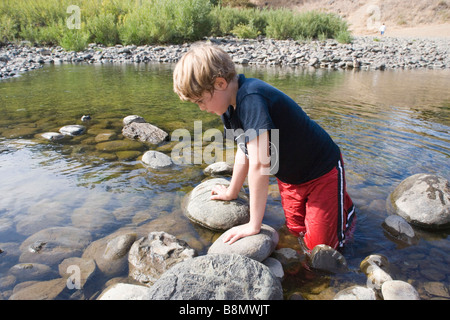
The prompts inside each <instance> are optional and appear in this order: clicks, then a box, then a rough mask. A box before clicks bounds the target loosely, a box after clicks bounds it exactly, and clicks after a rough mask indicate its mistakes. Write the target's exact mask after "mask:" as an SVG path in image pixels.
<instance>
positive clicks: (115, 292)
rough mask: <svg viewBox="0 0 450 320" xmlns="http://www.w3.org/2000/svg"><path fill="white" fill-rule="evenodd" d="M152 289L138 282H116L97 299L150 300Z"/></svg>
mask: <svg viewBox="0 0 450 320" xmlns="http://www.w3.org/2000/svg"><path fill="white" fill-rule="evenodd" d="M149 293H150V289H149V288H148V287H144V286H141V285H136V284H128V283H116V284H114V285H112V286H110V287H109V288H107V289H106V290H105V291H103V293H102V294H101V295H100V296H99V297H98V299H97V300H150V299H149V297H150V296H149Z"/></svg>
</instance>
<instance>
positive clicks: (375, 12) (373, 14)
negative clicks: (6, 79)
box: [250, 0, 450, 38]
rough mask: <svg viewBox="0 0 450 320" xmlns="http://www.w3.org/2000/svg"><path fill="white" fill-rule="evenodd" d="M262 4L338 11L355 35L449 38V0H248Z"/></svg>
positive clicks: (305, 9) (302, 9)
mask: <svg viewBox="0 0 450 320" xmlns="http://www.w3.org/2000/svg"><path fill="white" fill-rule="evenodd" d="M250 1H251V2H252V3H254V4H256V5H258V6H261V7H264V6H272V7H276V8H278V7H288V8H291V9H294V10H299V11H308V10H320V11H325V12H333V13H337V14H339V15H340V16H341V17H343V18H344V19H346V20H347V22H348V23H349V25H350V29H351V30H352V32H353V34H355V35H376V34H378V33H379V32H378V30H379V27H380V25H381V24H382V23H385V24H386V27H387V28H386V36H415V37H448V38H450V0H359V1H356V0H250Z"/></svg>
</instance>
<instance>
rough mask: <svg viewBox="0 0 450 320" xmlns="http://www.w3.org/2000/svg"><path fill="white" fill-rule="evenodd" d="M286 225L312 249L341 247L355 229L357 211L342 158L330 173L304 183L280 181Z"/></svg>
mask: <svg viewBox="0 0 450 320" xmlns="http://www.w3.org/2000/svg"><path fill="white" fill-rule="evenodd" d="M278 186H279V189H280V194H281V204H282V205H283V209H284V213H285V216H286V226H287V228H288V229H289V231H290V232H291V233H292V234H294V235H295V236H302V235H303V237H304V238H303V239H304V242H305V244H306V245H307V246H308V248H309V249H310V250H312V249H313V248H314V247H315V246H316V245H318V244H326V245H329V246H330V247H332V248H334V249H336V248H338V247H342V246H343V245H344V242H345V238H346V236H347V234H348V233H349V231H350V229H352V228H351V227H352V222H353V220H354V219H353V218H354V216H355V208H354V206H353V202H352V200H351V199H350V196H349V195H348V194H347V191H346V186H345V173H344V165H343V161H342V158H341V160H339V161H338V164H337V166H336V167H335V168H333V169H332V170H331V171H330V172H328V173H326V174H324V175H323V176H321V177H319V178H317V179H314V180H311V181H308V182H306V183H302V184H289V183H284V182H281V181H280V180H278Z"/></svg>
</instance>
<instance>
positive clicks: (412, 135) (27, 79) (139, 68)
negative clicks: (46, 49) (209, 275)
mask: <svg viewBox="0 0 450 320" xmlns="http://www.w3.org/2000/svg"><path fill="white" fill-rule="evenodd" d="M173 67H174V66H173V65H171V64H145V65H144V64H141V65H132V64H127V65H120V64H116V65H60V66H46V67H44V68H43V69H41V70H37V71H32V72H28V73H26V74H23V75H21V76H20V77H17V78H13V79H8V80H3V81H1V82H0V195H1V196H0V249H1V250H2V251H3V252H2V251H0V252H2V253H0V291H1V292H0V297H2V298H3V299H7V298H8V297H9V296H10V295H11V294H12V288H13V285H17V284H19V283H18V282H16V283H14V284H13V285H12V284H10V285H7V284H5V283H6V282H7V281H6V279H11V278H8V277H7V276H8V275H9V274H10V271H9V270H10V268H11V267H12V266H14V265H15V264H17V263H19V257H20V251H19V246H20V244H21V243H22V242H23V241H24V240H25V239H26V238H28V237H29V236H31V235H32V234H34V233H36V232H38V231H39V230H42V229H46V228H49V227H60V226H75V227H83V228H85V229H87V230H89V231H90V232H91V233H92V236H93V239H92V240H95V239H98V238H101V237H104V236H106V235H107V234H109V233H112V232H114V231H116V230H118V229H120V228H121V227H124V226H142V225H144V224H149V223H153V226H155V228H159V230H154V231H167V232H169V233H172V234H174V235H176V236H177V237H179V238H181V239H184V240H186V241H187V242H188V243H189V244H190V245H191V246H192V247H194V248H195V249H196V250H197V251H198V253H199V254H204V253H206V251H207V249H208V247H209V245H211V243H212V241H214V239H216V238H217V237H218V235H219V234H215V233H213V232H211V231H207V230H204V229H203V228H202V227H200V226H197V225H194V224H193V223H191V222H190V221H189V220H187V219H186V218H185V217H184V216H183V214H182V211H181V203H182V200H183V197H184V196H185V195H186V194H187V193H188V192H189V191H190V190H192V189H193V188H194V187H195V186H196V185H197V184H199V183H200V182H201V181H202V180H203V179H205V178H206V176H204V175H203V173H202V169H203V168H204V167H206V164H205V163H202V164H189V165H182V166H178V167H175V168H173V169H171V170H163V171H160V172H158V171H152V170H149V169H147V168H145V167H144V166H143V165H142V164H141V162H140V160H139V155H141V154H142V153H143V152H144V151H145V149H148V147H145V146H143V147H142V148H138V149H139V150H135V151H131V152H104V151H101V150H99V148H98V147H97V146H98V143H97V141H95V138H96V136H97V135H98V134H99V133H102V132H108V133H112V134H113V136H114V135H115V137H114V139H116V140H120V139H123V137H122V136H121V129H122V119H123V118H124V117H125V116H127V115H131V114H137V115H140V116H142V117H144V118H145V119H146V120H147V121H148V122H150V123H153V124H155V125H157V126H158V127H160V128H162V129H164V130H165V131H167V132H169V133H172V132H173V131H174V130H176V129H187V130H189V132H192V133H193V132H194V129H195V123H197V126H198V123H199V122H196V121H201V128H202V130H203V131H206V130H207V129H210V128H217V129H222V124H221V122H220V119H219V118H218V117H217V116H215V115H210V114H207V113H205V112H201V111H200V110H199V109H198V108H197V107H196V106H195V105H192V104H190V103H186V102H181V101H179V99H178V97H177V96H176V95H175V94H174V93H173V91H172V78H171V76H172V71H173ZM238 72H239V73H245V75H246V76H247V77H258V78H261V79H263V80H265V81H267V82H269V83H271V84H273V85H275V86H276V87H278V88H279V89H281V90H283V91H284V92H286V93H287V94H288V95H290V96H291V97H292V98H293V99H294V100H296V101H297V102H298V103H299V104H300V105H301V106H302V107H303V108H304V110H305V111H306V112H307V113H308V114H309V115H310V116H311V117H312V118H313V119H314V120H316V121H317V122H318V123H319V124H320V125H321V126H323V127H324V128H325V129H326V130H327V131H328V132H329V134H330V135H331V136H332V137H333V139H334V140H335V141H336V142H337V143H338V144H339V146H340V147H341V151H342V153H343V157H344V161H345V164H346V177H347V184H348V191H349V193H350V195H351V197H352V199H353V200H354V202H355V204H356V206H357V216H358V220H357V228H356V231H355V234H354V238H353V240H352V241H351V243H349V244H348V246H347V247H346V248H345V250H344V251H343V254H344V256H345V257H346V259H347V261H348V263H349V266H350V268H351V270H352V271H351V272H349V273H346V274H340V275H328V274H323V273H319V272H317V271H313V270H309V269H308V268H307V266H302V267H301V268H300V270H297V271H296V272H293V273H292V274H287V275H286V278H285V280H284V282H283V288H284V291H285V298H289V297H290V295H291V294H292V293H294V292H299V293H301V294H302V295H303V296H304V297H305V298H307V299H330V298H332V297H333V295H334V293H336V292H337V291H339V290H341V289H343V288H345V287H348V286H351V285H355V284H357V285H365V283H366V276H365V275H364V274H362V273H361V272H360V271H359V263H360V262H361V261H362V260H363V259H364V258H365V257H366V256H368V255H370V254H374V253H379V254H383V255H385V256H386V257H387V258H388V260H389V262H390V263H391V268H392V274H391V276H392V277H393V278H394V279H398V280H404V281H408V282H410V283H411V284H413V285H414V286H415V288H416V289H417V290H418V292H419V294H420V296H421V298H422V299H435V298H442V297H444V298H445V297H446V298H449V296H448V290H449V285H450V270H449V268H448V264H449V263H450V254H449V252H450V251H449V250H450V238H449V231H448V230H447V231H445V230H444V231H439V232H433V233H430V232H425V231H423V230H418V229H415V230H416V233H417V234H418V241H417V242H416V243H414V244H412V245H405V244H402V243H399V242H397V241H396V240H395V239H393V238H392V237H390V236H389V235H388V234H386V232H385V231H384V229H383V227H382V223H383V221H384V219H385V218H386V217H387V212H386V208H385V201H386V198H387V197H388V195H389V193H390V192H391V191H392V190H393V189H394V188H395V187H396V185H398V183H399V182H400V181H402V180H403V179H405V178H407V177H408V176H410V175H413V174H416V173H422V172H425V173H433V174H438V175H441V176H443V177H445V178H447V179H450V161H449V160H450V135H449V134H450V90H449V88H450V71H447V70H411V71H406V70H402V71H329V70H310V69H291V68H276V67H239V69H238ZM84 114H90V115H91V117H92V120H91V121H90V123H88V124H85V125H86V126H87V127H88V130H87V133H85V134H84V135H82V136H80V137H75V138H73V139H69V140H64V141H60V142H52V143H49V142H46V141H44V140H42V139H40V138H39V134H40V133H43V132H47V131H58V129H59V128H60V127H61V126H63V125H67V124H82V122H81V121H80V118H81V116H82V115H84ZM197 128H198V127H197ZM204 145H205V146H206V145H207V143H204ZM173 146H174V143H169V144H167V145H165V146H161V147H159V148H157V150H159V151H162V152H166V153H168V154H169V155H170V151H171V148H172V147H173ZM137 151H138V152H137ZM271 184H272V185H273V186H271V193H270V196H269V200H268V204H267V211H266V216H265V220H264V222H265V223H267V224H270V225H272V226H273V227H275V228H276V229H278V230H279V233H280V243H279V247H292V248H294V249H298V246H297V241H296V239H295V238H294V237H292V236H290V235H289V234H287V233H286V231H285V229H284V228H283V223H284V217H283V212H282V207H281V203H280V198H279V194H278V193H277V188H276V186H275V185H276V180H275V179H274V178H273V177H272V178H271ZM80 210H81V211H83V210H84V211H87V212H90V213H91V215H96V217H97V219H95V220H91V221H92V222H91V223H90V224H88V225H86V224H84V225H83V224H81V225H80V221H79V220H80V219H77V218H74V213H75V212H78V213H79V212H80ZM102 217H103V218H102ZM102 220H103V221H102ZM20 262H26V261H20ZM52 268H56V270H57V266H52ZM122 276H126V274H123V275H122ZM2 279H3V282H2ZM33 280H39V279H33ZM107 280H108V279H103V278H102V279H101V284H103V283H104V282H105V281H107ZM9 281H11V280H9ZM99 281H100V280H99ZM2 283H3V284H2ZM101 289H102V287H101V285H100V284H99V288H98V290H101Z"/></svg>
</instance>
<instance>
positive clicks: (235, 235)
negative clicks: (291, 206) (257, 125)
mask: <svg viewBox="0 0 450 320" xmlns="http://www.w3.org/2000/svg"><path fill="white" fill-rule="evenodd" d="M247 149H248V154H249V160H248V184H249V189H250V221H249V222H248V223H246V224H243V225H240V226H236V227H234V228H231V229H230V230H228V231H227V235H226V236H225V237H224V240H223V241H224V242H228V243H229V244H232V243H233V242H235V241H237V240H239V239H240V238H243V237H247V236H251V235H254V234H257V233H259V231H260V230H261V224H262V220H263V217H264V212H265V209H266V202H267V193H268V188H269V168H270V156H269V134H268V132H265V133H263V134H261V135H259V136H258V137H257V138H255V139H252V140H251V141H249V142H248V143H247ZM233 176H234V173H233Z"/></svg>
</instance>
